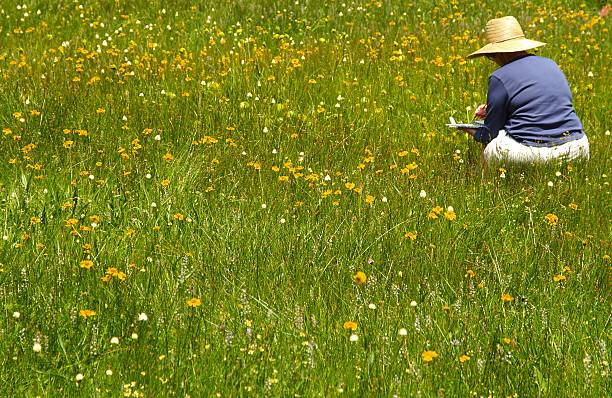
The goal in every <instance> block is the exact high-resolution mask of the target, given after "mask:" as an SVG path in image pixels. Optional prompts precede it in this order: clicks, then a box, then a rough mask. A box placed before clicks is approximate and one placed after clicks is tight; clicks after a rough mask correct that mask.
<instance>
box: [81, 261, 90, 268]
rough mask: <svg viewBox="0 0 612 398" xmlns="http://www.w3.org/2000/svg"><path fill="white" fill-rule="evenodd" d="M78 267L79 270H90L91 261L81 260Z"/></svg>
mask: <svg viewBox="0 0 612 398" xmlns="http://www.w3.org/2000/svg"><path fill="white" fill-rule="evenodd" d="M79 266H80V267H81V268H85V269H91V267H93V261H91V260H81V263H80V264H79Z"/></svg>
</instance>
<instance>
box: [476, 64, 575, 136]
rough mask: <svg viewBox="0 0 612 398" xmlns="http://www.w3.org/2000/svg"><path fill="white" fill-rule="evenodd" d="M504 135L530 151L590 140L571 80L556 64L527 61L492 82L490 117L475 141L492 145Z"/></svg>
mask: <svg viewBox="0 0 612 398" xmlns="http://www.w3.org/2000/svg"><path fill="white" fill-rule="evenodd" d="M499 130H506V133H507V134H508V135H509V136H510V137H512V138H514V139H515V140H516V141H517V142H519V143H521V144H523V145H527V146H556V145H560V144H563V143H565V142H568V141H573V140H577V139H580V138H582V137H583V136H584V132H583V130H582V123H580V119H578V116H576V112H575V111H574V106H573V105H572V93H571V92H570V88H569V85H568V83H567V79H566V78H565V75H563V72H561V69H559V67H558V66H557V64H556V63H555V62H554V61H552V60H550V59H548V58H544V57H539V56H535V55H527V56H524V57H521V58H518V59H515V60H514V61H511V62H509V63H507V64H506V65H504V66H501V67H500V68H498V69H497V70H495V72H493V74H492V75H491V76H490V77H489V89H488V94H487V117H486V118H485V122H484V126H483V127H481V128H479V129H477V130H476V133H475V134H474V138H475V139H476V140H477V141H480V142H482V143H483V144H488V143H489V142H491V140H493V139H494V138H495V137H497V134H498V133H499Z"/></svg>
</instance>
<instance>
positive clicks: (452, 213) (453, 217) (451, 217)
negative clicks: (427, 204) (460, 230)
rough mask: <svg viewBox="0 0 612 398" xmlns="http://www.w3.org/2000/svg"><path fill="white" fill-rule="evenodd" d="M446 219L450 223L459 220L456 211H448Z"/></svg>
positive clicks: (445, 215)
mask: <svg viewBox="0 0 612 398" xmlns="http://www.w3.org/2000/svg"><path fill="white" fill-rule="evenodd" d="M444 218H446V219H447V220H448V221H454V220H456V219H457V215H456V214H455V211H454V210H448V211H446V212H445V213H444Z"/></svg>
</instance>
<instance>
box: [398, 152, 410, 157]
mask: <svg viewBox="0 0 612 398" xmlns="http://www.w3.org/2000/svg"><path fill="white" fill-rule="evenodd" d="M397 155H398V156H399V157H400V158H403V157H404V156H406V155H408V151H400V152H399V153H398V154H397Z"/></svg>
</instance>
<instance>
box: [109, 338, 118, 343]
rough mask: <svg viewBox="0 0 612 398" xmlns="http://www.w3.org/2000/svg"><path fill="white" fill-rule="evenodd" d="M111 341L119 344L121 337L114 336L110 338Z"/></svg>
mask: <svg viewBox="0 0 612 398" xmlns="http://www.w3.org/2000/svg"><path fill="white" fill-rule="evenodd" d="M110 342H111V344H119V338H118V337H113V338H112V339H111V340H110Z"/></svg>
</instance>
